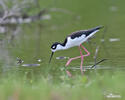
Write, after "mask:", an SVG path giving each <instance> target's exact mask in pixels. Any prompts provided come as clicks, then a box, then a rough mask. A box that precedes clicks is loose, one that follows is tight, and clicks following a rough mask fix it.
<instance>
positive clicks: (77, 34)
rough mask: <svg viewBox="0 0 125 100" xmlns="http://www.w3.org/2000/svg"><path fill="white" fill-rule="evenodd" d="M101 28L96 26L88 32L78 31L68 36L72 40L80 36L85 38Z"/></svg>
mask: <svg viewBox="0 0 125 100" xmlns="http://www.w3.org/2000/svg"><path fill="white" fill-rule="evenodd" d="M102 27H103V26H98V27H96V28H92V29H89V30H80V31H76V32H73V33H72V34H70V35H69V36H70V37H71V39H74V38H76V37H80V36H81V35H83V34H84V35H85V36H88V35H90V34H91V33H93V32H94V31H97V30H99V29H101V28H102Z"/></svg>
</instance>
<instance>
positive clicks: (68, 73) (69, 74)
mask: <svg viewBox="0 0 125 100" xmlns="http://www.w3.org/2000/svg"><path fill="white" fill-rule="evenodd" d="M78 58H81V56H78V57H74V58H71V59H69V60H68V61H67V63H66V65H65V66H68V65H69V64H70V63H71V61H72V60H75V59H78ZM66 73H67V75H68V76H69V77H71V76H72V74H71V73H70V72H69V71H68V70H66Z"/></svg>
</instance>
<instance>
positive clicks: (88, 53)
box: [80, 45, 90, 57]
mask: <svg viewBox="0 0 125 100" xmlns="http://www.w3.org/2000/svg"><path fill="white" fill-rule="evenodd" d="M80 46H81V47H82V48H83V49H84V50H85V52H86V53H87V54H86V55H83V56H84V57H86V56H89V55H90V52H89V51H88V50H87V49H86V48H85V47H84V46H82V45H80Z"/></svg>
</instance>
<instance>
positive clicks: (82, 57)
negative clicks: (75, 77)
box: [65, 45, 90, 77]
mask: <svg viewBox="0 0 125 100" xmlns="http://www.w3.org/2000/svg"><path fill="white" fill-rule="evenodd" d="M80 46H81V47H82V48H83V50H85V52H86V53H87V54H86V55H82V51H81V48H80ZM80 46H79V50H80V55H81V56H78V57H74V58H71V59H69V60H68V61H67V63H66V65H65V66H68V65H69V64H70V63H71V61H72V60H75V59H78V58H81V66H80V69H81V73H82V74H83V68H82V65H83V60H84V57H85V56H89V55H90V53H89V51H88V50H87V49H86V48H85V47H84V46H82V45H80ZM66 73H67V74H68V76H70V77H71V76H72V74H71V73H70V72H69V71H68V70H66Z"/></svg>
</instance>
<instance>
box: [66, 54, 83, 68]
mask: <svg viewBox="0 0 125 100" xmlns="http://www.w3.org/2000/svg"><path fill="white" fill-rule="evenodd" d="M78 58H81V56H78V57H74V58H70V59H69V60H68V61H67V63H66V65H65V66H68V65H69V64H70V63H71V61H72V60H75V59H78Z"/></svg>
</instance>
